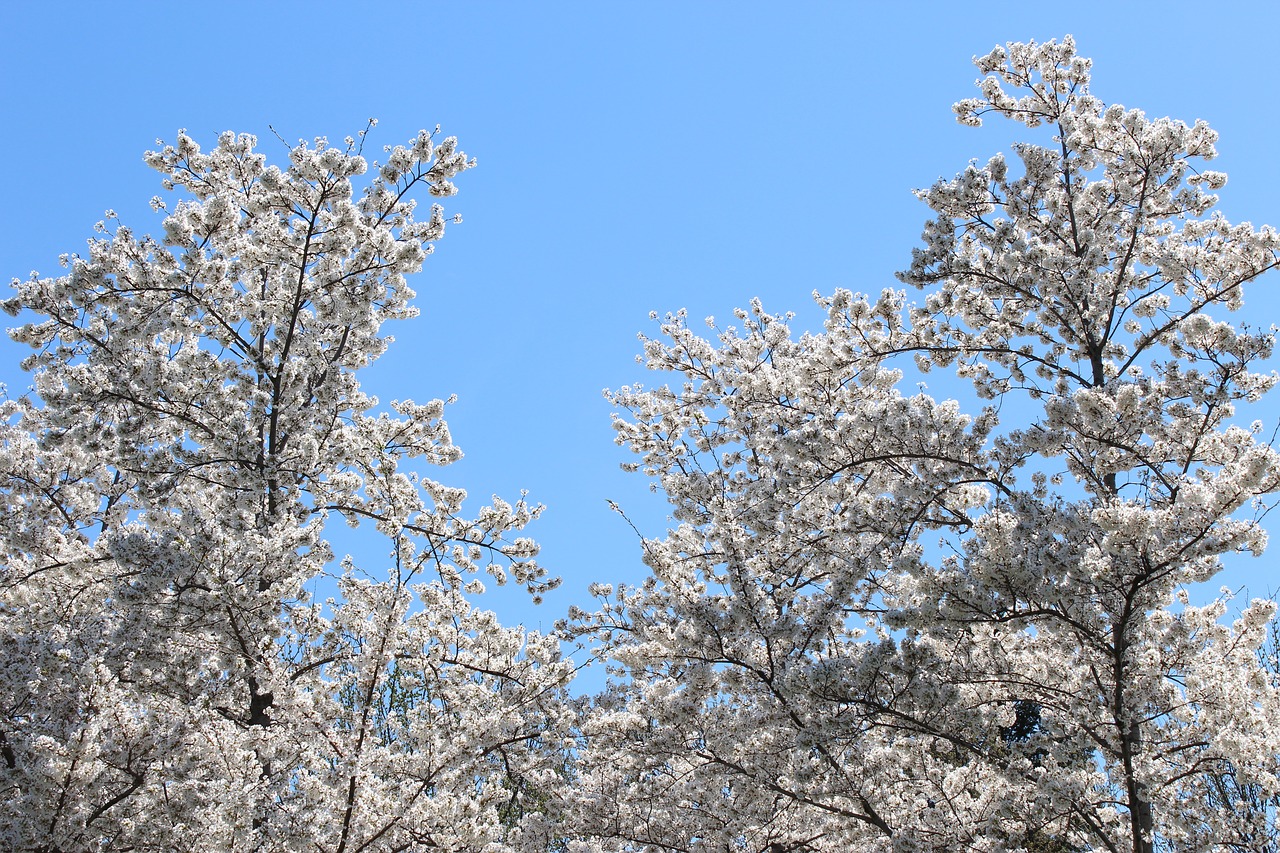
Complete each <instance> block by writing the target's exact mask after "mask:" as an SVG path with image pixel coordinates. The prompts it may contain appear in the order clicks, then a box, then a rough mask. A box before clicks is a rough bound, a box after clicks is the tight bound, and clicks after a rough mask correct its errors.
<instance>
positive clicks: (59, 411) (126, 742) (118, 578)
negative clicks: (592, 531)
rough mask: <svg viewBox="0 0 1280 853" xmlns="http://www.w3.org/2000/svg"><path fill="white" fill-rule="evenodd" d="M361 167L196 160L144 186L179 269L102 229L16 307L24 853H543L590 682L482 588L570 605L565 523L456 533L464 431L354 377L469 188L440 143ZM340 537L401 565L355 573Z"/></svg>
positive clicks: (10, 637) (323, 152) (8, 670)
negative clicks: (507, 585) (526, 532)
mask: <svg viewBox="0 0 1280 853" xmlns="http://www.w3.org/2000/svg"><path fill="white" fill-rule="evenodd" d="M366 131H367V128H366ZM364 139H365V132H361V134H360V135H359V137H358V138H355V139H352V138H349V139H347V140H346V142H345V145H344V146H330V145H328V144H327V143H326V141H325V140H324V139H317V140H316V141H315V142H314V143H313V144H302V143H300V144H298V145H297V146H295V147H292V148H291V149H289V148H288V146H285V147H286V149H288V162H287V164H286V165H285V166H284V167H283V168H281V167H277V166H274V165H268V163H267V162H266V158H265V157H264V155H263V154H261V153H259V152H258V151H257V150H256V147H255V146H256V140H255V139H254V138H253V137H252V136H248V135H236V134H232V133H226V134H223V135H222V136H221V137H220V138H219V139H218V142H217V145H216V147H214V148H213V149H212V150H210V151H207V152H206V151H202V150H201V148H200V147H199V146H198V145H197V144H196V143H195V141H194V140H192V139H191V138H190V137H189V136H188V135H187V134H186V133H185V132H180V133H179V135H178V138H177V141H176V143H175V144H173V145H164V146H163V147H161V149H160V150H158V151H154V152H149V153H148V154H147V155H146V162H147V163H148V164H149V165H150V166H152V167H153V168H155V169H156V170H158V171H159V172H160V173H161V174H162V175H163V176H164V178H163V180H164V187H165V189H166V190H168V191H170V192H169V197H168V198H167V199H166V198H161V197H157V198H155V199H153V201H152V207H153V208H154V209H155V210H157V211H159V212H162V213H163V214H164V219H163V236H162V237H161V238H158V239H152V238H150V237H138V236H135V235H134V233H133V232H132V231H131V230H130V229H129V228H127V227H126V226H124V225H122V224H119V222H118V220H117V219H116V217H115V216H114V214H110V213H109V214H108V217H107V220H106V222H105V223H101V224H100V225H99V228H98V230H99V231H100V232H102V233H101V236H99V237H98V238H97V239H95V240H93V241H92V242H91V243H90V245H89V249H88V253H87V254H86V255H83V256H80V255H70V256H66V257H64V259H63V265H64V267H66V268H67V272H66V274H64V275H62V276H59V277H55V278H41V277H38V276H33V277H32V278H30V279H28V280H25V281H15V288H16V295H14V296H13V297H12V298H10V299H9V300H8V301H7V302H5V303H4V307H5V308H6V309H7V310H8V311H9V312H10V313H11V314H15V315H18V316H20V317H22V318H23V321H24V325H22V326H21V327H20V328H18V329H17V330H15V331H14V332H13V333H12V334H13V335H14V337H15V338H16V339H17V340H19V341H23V342H25V343H27V344H29V345H30V346H31V347H32V348H33V350H34V353H33V354H32V355H31V356H30V357H29V358H28V359H27V360H26V364H25V366H26V367H27V368H28V369H30V370H33V371H34V387H33V393H31V394H28V395H23V396H20V397H17V398H15V399H8V400H7V401H6V402H4V404H3V415H4V419H3V424H2V425H0V432H3V442H2V443H0V472H2V474H3V478H4V484H5V488H4V489H3V490H0V501H2V502H3V507H2V509H3V517H4V521H3V524H2V525H0V549H2V552H3V554H2V557H0V645H2V647H3V648H4V649H5V654H4V656H3V660H0V680H2V684H3V686H2V688H0V695H2V696H3V699H2V700H0V757H2V764H0V790H2V791H3V795H0V847H3V848H4V849H6V850H39V851H81V850H85V851H87V850H97V851H106V850H164V851H174V850H191V851H196V850H303V849H305V850H315V851H357V850H409V849H433V850H480V849H484V850H492V851H499V850H542V849H545V847H546V841H545V839H546V837H547V833H548V832H549V830H548V825H549V822H550V820H551V817H550V816H548V815H546V814H544V813H543V810H541V809H540V808H539V806H538V803H539V802H541V801H545V800H546V792H554V791H556V790H557V789H558V786H559V785H560V784H561V782H562V780H563V778H564V773H563V765H564V760H565V758H564V752H563V750H562V744H561V743H560V741H558V740H557V739H556V738H555V736H554V733H555V732H557V731H560V730H562V729H563V727H564V725H565V722H566V715H567V714H568V708H569V706H568V703H567V702H566V700H565V696H564V687H565V684H566V683H567V680H568V677H569V674H570V668H569V666H568V665H567V663H566V662H564V661H562V660H561V658H560V654H559V647H558V643H557V641H555V640H554V639H553V638H550V637H547V636H543V635H540V634H537V633H533V632H526V631H524V630H522V629H518V628H506V627H503V626H501V625H500V624H498V622H497V621H496V619H495V618H494V616H493V614H492V613H489V612H487V611H485V610H483V609H480V608H479V607H478V604H477V597H478V596H479V594H480V593H481V592H483V587H484V584H483V583H482V582H481V581H480V579H479V576H480V575H482V574H485V573H487V575H488V576H489V578H490V580H491V581H493V582H496V583H504V582H507V581H508V580H510V581H512V582H514V583H516V584H519V585H521V586H523V587H525V588H527V589H528V591H529V592H530V593H531V594H532V595H534V596H535V597H536V596H540V595H541V594H542V593H543V592H545V591H546V590H547V589H549V588H550V587H552V586H554V584H555V581H554V580H553V579H551V578H549V577H548V576H547V575H546V573H545V570H544V569H543V568H542V567H540V566H539V565H538V563H537V561H536V554H537V551H538V548H537V545H536V544H535V543H534V542H533V541H532V540H530V539H528V538H525V537H523V536H522V535H520V531H521V530H522V529H523V528H524V527H525V526H526V524H528V523H529V522H530V521H531V520H532V519H534V518H535V517H536V516H537V515H538V513H539V509H540V508H539V507H537V506H532V505H530V504H528V503H527V502H526V501H525V500H524V499H523V497H522V498H521V499H519V500H517V501H514V502H508V501H504V500H501V499H499V498H496V497H495V498H494V500H493V502H492V503H491V504H490V505H489V506H486V507H484V508H482V509H480V510H479V511H478V513H476V514H475V515H473V516H472V515H467V514H464V512H463V501H464V499H465V498H466V493H465V492H464V491H463V490H461V489H458V488H453V487H449V486H446V485H443V484H441V483H439V482H437V481H435V480H433V479H430V478H428V477H427V476H425V475H424V474H422V473H421V471H420V470H419V468H420V467H421V466H422V465H436V466H440V465H446V464H448V463H450V462H452V461H454V460H456V459H457V458H458V457H459V456H460V455H461V454H460V451H459V450H458V448H457V447H456V446H455V445H454V444H453V442H452V440H451V437H450V433H449V430H448V427H447V426H446V423H445V421H444V419H443V413H444V408H445V405H446V404H445V402H443V401H441V400H434V401H431V402H429V403H425V404H416V403H413V402H410V401H399V402H393V403H391V404H390V407H389V409H387V408H385V407H383V408H379V407H378V401H377V400H375V399H374V398H372V397H370V396H368V395H366V394H365V393H363V392H362V391H361V388H360V384H359V382H358V381H357V378H356V374H357V371H359V370H360V369H361V368H363V367H365V366H367V365H369V364H370V363H371V362H372V361H373V360H374V359H376V358H378V357H379V356H380V355H382V354H383V352H384V351H385V349H386V348H387V343H388V341H389V338H388V337H387V336H386V335H385V333H384V331H383V324H384V323H385V322H386V321H388V320H398V319H407V318H411V317H413V316H414V315H415V314H416V313H417V309H416V308H414V307H413V306H412V304H411V300H412V299H413V297H414V293H413V291H412V290H411V289H410V288H409V286H408V283H407V281H406V276H408V275H410V274H412V273H414V272H417V271H418V270H419V269H420V267H421V266H422V263H423V261H424V259H425V257H426V255H427V254H429V253H430V251H431V248H432V244H433V242H434V241H435V240H437V239H439V238H440V237H441V236H442V235H443V234H444V230H445V224H446V220H445V216H444V212H443V210H442V208H441V207H440V206H439V205H438V204H433V205H431V207H430V208H429V211H428V212H427V215H426V216H425V217H423V218H421V219H419V218H415V216H416V214H417V213H418V211H417V208H416V205H415V202H414V201H413V198H414V196H415V195H420V194H422V193H425V194H427V195H429V196H431V197H436V198H444V197H448V196H450V195H452V194H453V193H454V192H455V187H454V185H453V183H452V179H453V178H454V177H455V176H457V175H458V174H459V173H461V172H462V171H464V170H466V169H468V168H470V167H471V166H472V165H473V164H474V162H473V161H472V160H469V159H468V158H467V157H466V156H465V155H464V154H463V153H462V152H461V151H460V150H458V148H457V143H456V140H455V139H454V138H452V137H449V138H446V139H443V140H439V139H438V138H437V135H436V134H434V133H428V132H422V133H420V134H419V135H418V136H417V137H416V138H415V139H413V140H412V141H410V143H409V144H408V145H405V146H396V147H388V148H387V149H385V157H384V158H383V162H381V163H379V162H374V163H372V164H370V163H369V162H368V161H367V160H366V158H365V157H364V156H363V155H362V149H363V143H364ZM366 173H369V174H366ZM332 520H342V521H345V522H348V523H350V524H352V525H356V524H360V523H365V524H368V525H371V526H373V527H375V528H376V531H377V532H378V533H379V534H381V536H382V537H383V538H384V540H385V542H386V543H387V550H386V555H385V557H384V558H382V559H381V560H374V561H372V563H370V564H369V565H367V566H365V567H361V566H357V565H356V564H354V563H353V561H351V560H350V559H349V558H348V559H346V560H342V561H340V562H337V561H335V555H334V553H333V552H332V549H331V548H330V546H329V544H328V542H327V541H326V539H325V529H326V524H327V523H328V522H329V521H332ZM326 577H329V578H330V579H329V580H328V581H326V583H327V584H328V586H327V587H326V588H327V589H336V591H337V593H338V594H337V595H336V597H335V598H331V599H329V600H328V601H316V600H313V599H312V598H311V597H310V595H309V594H308V589H309V587H312V586H315V582H316V581H317V579H324V578H326ZM335 584H336V587H335ZM529 792H541V794H540V796H541V797H542V799H541V800H539V799H538V798H537V797H534V796H531V795H530V794H529Z"/></svg>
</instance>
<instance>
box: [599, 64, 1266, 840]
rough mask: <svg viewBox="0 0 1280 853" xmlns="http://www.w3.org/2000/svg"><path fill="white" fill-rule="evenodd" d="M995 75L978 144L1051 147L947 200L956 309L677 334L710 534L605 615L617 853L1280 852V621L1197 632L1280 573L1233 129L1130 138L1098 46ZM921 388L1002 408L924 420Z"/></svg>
mask: <svg viewBox="0 0 1280 853" xmlns="http://www.w3.org/2000/svg"><path fill="white" fill-rule="evenodd" d="M977 65H978V67H979V68H980V69H981V70H982V71H983V72H984V74H986V75H987V76H986V77H985V79H984V80H982V81H981V82H980V89H981V97H979V98H974V99H969V100H965V101H962V102H961V103H959V104H958V105H957V106H956V111H957V114H958V116H959V118H960V121H961V122H962V123H964V124H970V125H976V124H979V123H980V122H981V121H982V120H983V118H984V117H986V116H988V115H991V114H996V115H1002V116H1004V117H1007V118H1011V119H1013V120H1015V121H1017V122H1020V123H1022V124H1024V125H1026V126H1027V127H1028V128H1039V127H1043V128H1044V130H1042V131H1041V133H1042V134H1043V141H1042V142H1040V143H1030V142H1028V143H1023V144H1020V145H1017V146H1015V149H1014V150H1015V153H1016V155H1017V163H1016V164H1009V163H1006V161H1005V160H1004V158H1003V157H1000V156H997V157H994V158H992V159H991V160H990V161H988V162H987V163H986V164H985V165H971V166H970V167H969V168H967V169H966V170H965V171H964V172H962V173H961V174H960V175H958V176H957V177H956V178H955V179H953V180H949V181H940V182H939V183H938V184H936V185H935V186H933V187H931V188H929V189H927V190H923V191H921V192H920V193H919V196H920V198H921V199H922V200H923V201H924V202H925V203H926V204H928V205H929V207H930V208H931V210H932V211H933V214H934V217H935V218H934V219H932V220H931V221H930V222H929V223H928V224H927V226H926V228H925V232H924V237H923V240H924V246H923V247H922V248H920V249H917V250H916V251H915V253H914V256H913V259H912V264H911V267H910V269H909V270H907V271H906V272H904V273H903V274H902V276H901V278H902V280H903V281H904V282H906V283H907V284H910V285H913V286H915V287H917V288H920V289H922V290H923V291H924V292H923V296H922V298H921V300H920V301H919V302H918V303H916V304H914V305H912V304H909V303H908V297H907V294H905V293H902V292H898V291H894V290H886V291H884V292H883V293H881V294H880V295H879V296H878V297H875V298H868V297H863V296H857V295H854V294H852V293H849V292H846V291H841V292H837V293H836V294H835V295H834V296H832V297H830V298H825V299H820V300H819V301H820V303H821V305H822V306H823V307H824V308H825V309H826V312H827V322H826V327H825V330H824V331H823V332H822V333H821V334H816V335H805V336H802V337H800V338H798V339H797V338H796V337H795V336H794V335H793V334H792V333H791V331H790V330H789V329H788V328H787V325H786V324H787V322H788V318H787V317H784V316H775V315H771V314H768V313H766V312H765V311H764V310H763V309H762V308H761V306H760V305H759V304H753V305H752V307H751V309H750V310H748V311H741V312H739V313H738V315H737V325H736V326H729V327H726V328H715V329H714V330H713V331H714V332H715V337H714V339H707V338H704V337H701V336H699V335H698V334H697V333H696V332H694V331H693V330H691V329H690V328H689V327H688V326H687V325H686V322H685V318H684V317H683V316H682V315H675V316H670V317H668V318H667V320H666V322H665V323H663V325H662V335H661V337H660V338H658V339H654V340H648V341H646V342H645V354H646V357H647V361H648V365H649V367H650V368H652V369H654V370H657V371H660V372H663V373H666V374H668V375H669V376H671V377H672V379H671V380H669V384H667V385H663V386H660V387H656V388H652V389H642V388H639V387H630V388H623V389H621V390H619V391H617V392H615V393H613V394H612V395H611V399H612V401H613V402H614V404H615V405H616V406H617V407H618V408H619V410H620V411H621V412H622V413H623V414H621V415H619V417H618V418H617V421H616V423H615V426H616V428H617V430H618V440H619V442H620V443H622V444H624V445H626V446H628V447H630V448H631V449H632V450H633V451H634V452H635V453H636V454H637V455H638V459H639V461H638V462H636V463H635V464H634V466H633V467H635V468H637V469H641V470H643V471H644V472H646V473H647V474H648V475H650V476H652V477H654V478H656V480H657V482H658V485H659V487H660V488H661V489H662V491H663V492H665V493H666V494H667V495H668V497H669V498H670V501H671V504H672V507H673V516H674V519H675V521H676V524H677V526H676V527H675V528H674V529H673V530H671V531H670V532H669V533H668V535H667V536H665V537H663V538H661V539H656V540H650V541H646V543H645V560H646V562H647V564H648V565H649V566H650V568H651V569H652V573H653V576H652V579H651V580H650V581H648V582H647V583H645V584H644V585H643V586H641V587H640V588H628V589H621V590H619V591H617V592H616V593H615V592H613V591H612V590H605V589H601V590H600V592H601V598H602V606H601V609H600V610H599V611H598V612H596V613H594V614H577V618H578V622H577V625H578V630H580V631H582V632H584V633H592V634H594V635H595V636H596V637H597V638H598V641H599V642H600V643H602V644H603V646H604V648H605V649H606V651H607V654H608V655H609V656H610V657H611V658H612V659H613V661H614V662H615V666H616V667H618V671H619V673H620V674H621V675H622V676H623V678H622V679H621V680H620V681H619V683H618V684H617V686H616V689H615V690H613V691H611V692H609V693H607V694H605V695H604V696H602V697H600V698H599V699H598V700H597V701H596V705H595V708H594V709H593V711H592V712H591V714H590V716H589V717H588V719H587V721H586V723H585V724H584V732H585V733H586V734H587V736H588V737H589V738H590V746H589V748H588V749H587V750H586V752H585V754H584V755H583V756H582V763H581V773H582V777H581V781H580V783H579V791H578V796H579V798H580V800H581V802H583V803H585V804H586V805H585V808H584V809H583V821H584V823H583V826H584V830H585V831H586V832H588V833H590V834H591V835H593V836H594V837H596V838H598V839H600V841H599V843H600V844H601V845H603V846H604V847H606V848H607V849H645V850H650V849H652V850H658V849H679V850H707V851H711V850H728V849H743V850H754V851H770V853H774V851H782V850H822V851H844V850H867V851H876V850H882V851H890V850H892V851H896V852H897V853H904V851H926V850H928V851H936V850H956V851H959V850H966V851H969V850H983V851H1020V850H1027V851H1067V850H1100V851H1101V850H1108V851H1127V850H1132V851H1134V853H1145V851H1151V850H1153V849H1157V848H1160V849H1175V850H1179V851H1190V850H1223V851H1225V850H1240V849H1248V850H1262V849H1268V850H1273V849H1275V842H1276V832H1275V830H1276V826H1275V821H1276V803H1277V799H1276V795H1277V793H1278V792H1280V775H1278V771H1280V763H1278V759H1277V754H1278V753H1280V692H1278V691H1277V683H1276V679H1275V677H1274V675H1273V674H1272V673H1269V672H1268V671H1267V670H1265V669H1264V668H1263V667H1262V666H1261V665H1260V663H1259V660H1258V657H1257V654H1256V650H1257V648H1258V646H1259V644H1260V643H1261V642H1262V640H1263V635H1264V633H1265V625H1266V623H1267V620H1268V618H1269V617H1270V616H1271V614H1272V611H1273V610H1274V607H1273V605H1272V604H1271V603H1270V602H1254V603H1253V604H1252V605H1249V606H1248V607H1247V608H1245V610H1244V611H1243V614H1242V615H1241V616H1240V618H1239V620H1238V621H1237V622H1236V624H1235V625H1234V626H1224V625H1223V624H1222V623H1221V621H1220V617H1222V616H1223V615H1224V612H1225V604H1224V603H1222V602H1219V603H1215V604H1213V605H1211V606H1209V607H1208V608H1203V609H1198V608H1193V607H1190V606H1187V605H1186V604H1185V599H1180V598H1179V596H1180V595H1182V592H1181V591H1182V589H1183V587H1184V586H1185V585H1187V584H1191V583H1195V582H1200V581H1205V580H1208V579H1210V578H1211V577H1213V576H1214V575H1215V574H1217V573H1218V572H1219V570H1220V569H1221V558H1222V557H1223V555H1225V554H1229V553H1233V552H1252V553H1255V554H1256V553H1259V552H1260V551H1261V550H1262V548H1263V546H1264V544H1265V535H1264V533H1263V531H1262V529H1261V528H1260V527H1259V525H1258V524H1257V522H1256V520H1255V517H1256V514H1257V513H1258V512H1260V511H1261V509H1262V508H1263V507H1262V506H1261V505H1258V504H1256V503H1255V502H1256V501H1258V500H1259V499H1261V498H1263V497H1265V496H1267V495H1271V494H1273V493H1274V492H1275V491H1276V490H1277V489H1278V488H1280V457H1278V456H1277V454H1276V453H1275V451H1273V450H1272V449H1271V448H1270V447H1269V446H1268V445H1267V444H1265V443H1263V442H1260V441H1259V440H1258V437H1257V432H1258V430H1257V429H1254V430H1247V429H1243V428H1240V427H1239V426H1235V425H1233V423H1234V422H1233V418H1234V416H1235V415H1236V414H1237V412H1236V408H1235V407H1236V406H1237V404H1239V403H1242V402H1250V401H1253V400H1256V399H1257V398H1258V397H1259V396H1260V395H1261V394H1263V393H1264V392H1266V391H1267V390H1268V389H1270V387H1271V386H1272V385H1273V384H1274V382H1275V377H1274V376H1273V375H1271V374H1262V373H1259V372H1257V371H1256V370H1255V369H1254V368H1253V365H1255V364H1256V363H1257V362H1259V361H1260V360H1262V359H1265V358H1266V357H1268V356H1269V355H1270V354H1271V351H1272V345H1273V336H1272V334H1271V333H1270V332H1269V331H1263V332H1258V331H1255V330H1252V329H1249V328H1246V327H1244V326H1243V325H1239V324H1233V323H1232V322H1230V320H1229V319H1228V318H1229V315H1230V312H1231V311H1234V310H1236V309H1238V308H1239V307H1240V305H1241V304H1242V298H1243V291H1244V288H1245V286H1246V285H1247V284H1248V283H1250V282H1252V281H1253V280H1254V279H1256V278H1257V277H1258V276H1260V275H1261V274H1263V273H1264V272H1266V271H1268V270H1270V269H1271V268H1272V267H1274V266H1275V265H1276V263H1277V259H1278V257H1280V255H1278V251H1280V237H1277V235H1276V233H1275V232H1274V231H1272V230H1271V229H1270V228H1263V229H1260V230H1257V229H1254V228H1252V227H1251V226H1249V225H1232V224H1230V223H1229V222H1227V221H1226V220H1225V219H1224V218H1223V216H1222V215H1221V214H1220V213H1217V212H1216V211H1214V210H1213V205H1214V204H1215V202H1216V198H1215V197H1214V196H1213V195H1211V194H1210V191H1211V190H1214V189H1217V188H1219V187H1221V186H1222V185H1223V183H1224V181H1225V177H1224V176H1223V175H1221V174H1219V173H1215V172H1210V171H1197V170H1196V164H1197V163H1198V162H1200V161H1204V160H1208V159H1211V158H1212V157H1213V156H1214V148H1213V143H1214V140H1215V134H1214V133H1213V132H1212V131H1211V130H1209V128H1208V127H1207V126H1205V125H1204V124H1203V123H1196V124H1195V125H1193V126H1187V125H1185V124H1182V123H1180V122H1177V121H1172V120H1169V119H1155V120H1153V119H1148V118H1147V117H1146V116H1144V115H1143V114H1142V113H1141V112H1140V111H1137V110H1127V109H1125V108H1123V107H1120V106H1116V105H1110V106H1108V105H1105V104H1104V103H1103V102H1101V101H1100V100H1098V99H1097V98H1095V97H1094V96H1093V95H1091V94H1090V92H1089V68H1090V64H1089V62H1088V60H1085V59H1083V58H1081V57H1079V56H1076V55H1075V50H1074V45H1073V43H1072V42H1071V40H1070V39H1067V40H1064V41H1063V42H1062V43H1061V44H1057V43H1053V42H1050V43H1048V44H1042V45H1041V44H1010V45H1009V46H1008V47H1007V48H997V49H996V50H995V51H993V52H992V53H991V54H989V55H987V56H985V57H982V58H980V59H978V60H977ZM904 359H905V361H904ZM913 363H914V367H916V368H917V369H921V370H925V371H928V370H931V369H937V368H944V367H954V368H955V369H956V370H957V372H958V373H959V375H960V376H962V377H965V378H967V379H968V380H970V381H971V382H972V384H973V387H974V389H975V391H976V392H977V395H978V396H979V397H980V398H986V399H992V400H996V401H998V402H999V406H997V407H993V408H988V409H985V410H982V411H978V412H975V413H973V414H972V415H969V414H965V413H964V412H962V411H961V408H960V406H959V405H958V404H956V403H954V402H944V401H938V400H935V399H933V398H931V397H929V396H927V395H925V394H923V393H915V394H910V393H904V392H903V391H901V390H899V383H900V380H901V379H902V376H903V371H904V370H906V369H909V368H911V367H912V366H913Z"/></svg>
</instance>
